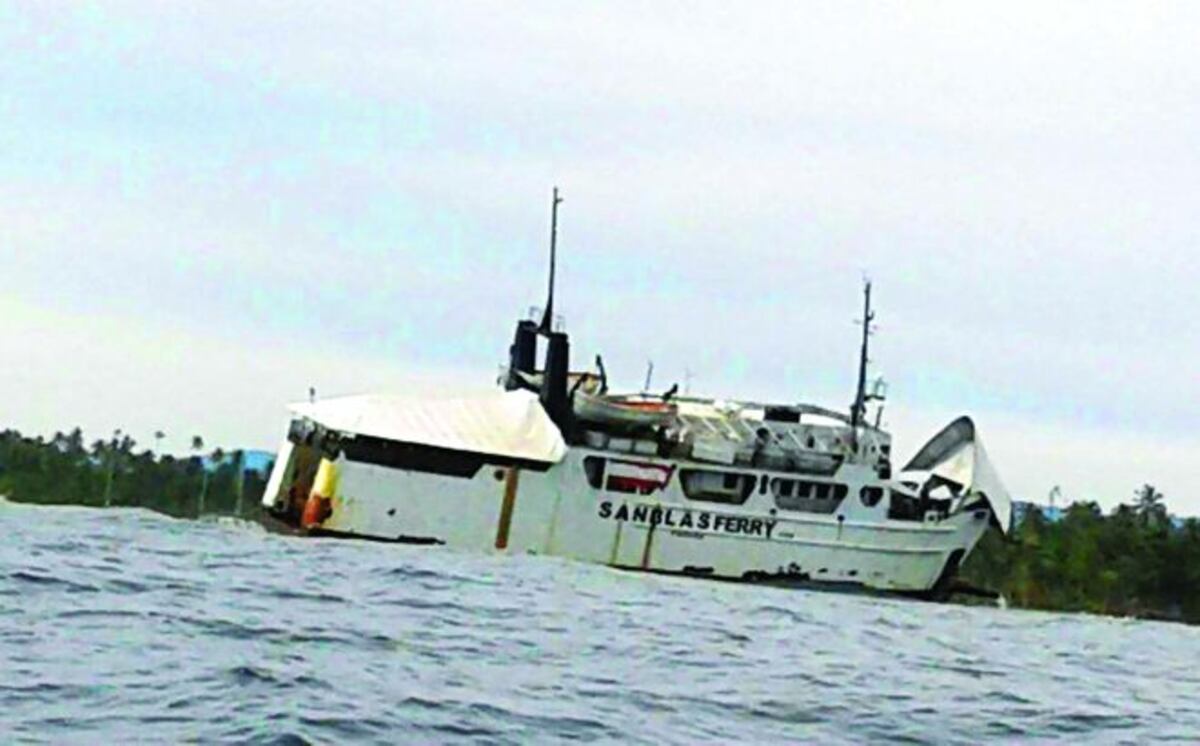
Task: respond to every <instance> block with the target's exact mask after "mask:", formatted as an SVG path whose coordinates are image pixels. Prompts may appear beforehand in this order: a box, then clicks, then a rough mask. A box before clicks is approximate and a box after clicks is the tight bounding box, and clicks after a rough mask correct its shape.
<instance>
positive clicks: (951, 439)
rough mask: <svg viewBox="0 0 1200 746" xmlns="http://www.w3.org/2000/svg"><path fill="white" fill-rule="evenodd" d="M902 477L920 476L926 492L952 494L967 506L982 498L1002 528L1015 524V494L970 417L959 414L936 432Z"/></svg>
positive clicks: (1004, 529)
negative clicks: (1003, 480)
mask: <svg viewBox="0 0 1200 746" xmlns="http://www.w3.org/2000/svg"><path fill="white" fill-rule="evenodd" d="M901 479H902V480H904V481H910V482H911V481H914V480H920V484H921V494H922V495H925V496H926V497H927V498H928V499H936V496H937V495H939V494H948V495H949V496H950V499H951V500H953V501H956V502H958V503H959V504H960V505H961V506H962V507H963V509H964V510H970V509H972V508H973V507H974V506H975V504H976V503H978V502H979V501H982V502H983V503H985V504H986V505H987V507H988V508H990V510H991V512H992V518H993V520H994V521H995V522H996V525H997V527H998V528H999V529H1000V530H1001V531H1003V532H1005V533H1007V532H1008V531H1009V530H1010V529H1011V527H1012V497H1010V496H1009V494H1008V490H1007V489H1005V487H1004V483H1003V482H1001V481H1000V475H999V474H997V473H996V468H995V467H994V466H992V462H991V460H990V459H989V458H988V455H987V449H986V448H984V447H983V441H982V440H980V439H979V433H978V431H977V430H976V428H975V423H974V421H972V420H971V418H970V417H966V416H964V417H959V418H958V419H957V420H955V421H954V422H951V423H950V424H949V425H947V426H946V427H945V428H943V429H942V431H941V432H939V433H938V434H937V435H935V436H933V437H932V438H931V439H930V440H929V442H928V443H926V444H925V446H924V447H922V448H921V450H920V451H918V452H917V455H916V456H913V458H912V460H911V461H909V462H908V465H907V466H905V467H904V469H903V472H902V473H901Z"/></svg>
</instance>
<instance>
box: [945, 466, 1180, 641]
mask: <svg viewBox="0 0 1200 746" xmlns="http://www.w3.org/2000/svg"><path fill="white" fill-rule="evenodd" d="M962 577H963V578H964V579H965V580H967V581H968V582H970V583H972V584H974V585H977V586H983V587H985V588H991V589H993V590H996V591H999V592H1000V593H1002V594H1003V595H1004V597H1005V599H1006V600H1007V601H1008V602H1009V604H1011V605H1013V606H1019V607H1024V608H1030V609H1046V610H1056V611H1088V612H1093V613H1098V614H1115V615H1118V616H1136V617H1143V618H1154V619H1169V620H1175V621H1186V622H1190V623H1193V624H1196V623H1200V520H1197V519H1194V518H1192V519H1188V520H1186V521H1173V520H1172V519H1171V517H1170V516H1169V514H1168V513H1167V509H1166V506H1165V505H1164V503H1163V497H1162V495H1161V494H1160V493H1159V492H1158V491H1157V490H1155V489H1154V487H1152V486H1151V485H1146V486H1144V487H1142V489H1140V490H1138V492H1137V493H1136V496H1135V500H1134V502H1133V503H1132V504H1123V505H1119V506H1117V508H1116V509H1115V510H1113V511H1112V512H1111V513H1109V514H1108V515H1105V514H1104V513H1103V512H1102V511H1101V510H1100V507H1099V506H1098V505H1096V504H1095V503H1093V502H1081V503H1075V504H1073V505H1071V506H1070V507H1069V508H1067V509H1066V510H1065V511H1064V513H1063V516H1062V518H1061V519H1060V520H1057V521H1053V522H1052V521H1048V520H1046V518H1045V516H1044V515H1043V514H1042V512H1041V511H1040V510H1038V509H1036V508H1033V509H1030V510H1029V511H1028V512H1027V513H1026V514H1025V515H1024V517H1023V519H1022V520H1021V522H1020V524H1019V525H1018V526H1017V527H1016V530H1015V531H1013V533H1012V535H1011V536H1010V537H1003V536H1001V535H1000V533H999V532H998V531H995V530H992V531H989V533H988V535H986V536H985V537H984V538H983V540H982V541H981V542H980V544H979V546H978V547H977V548H976V549H975V551H974V552H973V553H972V554H971V556H970V557H969V558H968V559H967V562H966V563H965V564H964V566H963V570H962Z"/></svg>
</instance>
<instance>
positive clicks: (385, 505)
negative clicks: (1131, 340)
mask: <svg viewBox="0 0 1200 746" xmlns="http://www.w3.org/2000/svg"><path fill="white" fill-rule="evenodd" d="M558 203H559V199H558V196H557V190H556V192H555V198H554V211H553V212H552V215H553V217H552V229H551V263H550V292H549V299H548V301H547V304H546V307H545V311H544V313H543V314H542V316H541V321H540V322H538V321H535V320H533V319H529V320H523V321H520V322H518V324H517V328H516V334H515V338H514V341H513V344H512V346H511V348H510V354H509V364H508V366H507V369H506V371H505V373H504V375H502V377H501V381H500V382H499V384H500V385H498V386H497V388H496V389H495V390H494V391H482V392H474V393H463V394H461V395H454V396H438V397H417V396H412V397H404V396H352V397H344V398H337V399H329V400H322V401H310V402H307V403H303V404H297V405H293V406H292V408H291V410H292V415H293V417H292V420H291V424H290V427H289V430H288V435H287V439H286V440H285V441H284V443H283V445H282V446H281V448H280V451H279V457H278V459H277V460H276V463H275V467H274V470H273V472H272V474H271V477H270V480H269V482H268V485H267V489H266V492H265V494H264V496H263V505H264V507H265V509H266V511H267V512H268V514H269V515H270V516H272V517H273V519H274V520H276V521H279V522H282V523H283V524H286V525H287V526H289V527H291V528H292V529H295V530H299V531H302V532H304V533H307V534H313V535H326V536H340V537H355V538H361V539H371V540H378V541H392V542H406V543H412V544H431V545H446V546H447V547H453V548H458V549H465V550H482V551H494V552H500V553H525V554H544V555H554V556H560V557H567V558H571V559H575V560H581V561H585V562H595V563H600V564H604V565H609V566H612V567H616V568H623V569H630V570H642V571H649V572H658V573H675V574H681V575H690V576H699V577H707V578H715V579H725V580H739V581H749V582H772V583H781V582H782V583H788V584H793V583H795V584H803V585H809V584H811V585H819V584H828V585H829V586H831V587H845V586H855V587H859V588H863V589H870V590H879V591H895V592H903V593H910V594H916V595H925V596H930V597H939V596H942V595H944V594H945V593H946V592H947V590H948V589H949V588H950V584H951V581H952V580H953V578H954V575H955V573H956V571H957V569H958V567H959V565H960V563H961V562H962V561H963V559H964V558H965V557H966V556H967V554H968V553H969V552H970V551H971V549H972V548H973V547H974V546H975V544H976V542H977V541H978V540H979V538H980V537H981V536H982V534H983V532H984V531H985V529H986V528H987V527H988V526H989V524H994V525H997V526H999V527H1000V529H1001V530H1007V529H1008V527H1009V524H1010V522H1011V510H1012V509H1011V501H1010V498H1009V495H1008V493H1007V492H1006V490H1005V489H1004V486H1003V484H1002V483H1001V481H1000V479H999V478H998V476H997V474H996V472H995V470H994V468H993V467H992V465H991V463H990V462H989V460H988V457H987V453H986V451H985V450H984V447H983V444H982V442H980V440H979V437H978V434H977V432H976V428H975V425H974V423H973V422H972V421H971V420H970V419H969V418H966V417H963V418H960V419H958V420H956V421H954V422H952V423H950V424H949V425H948V426H947V427H946V428H945V429H944V430H942V431H941V432H940V433H938V434H937V435H936V436H935V437H934V438H933V439H932V440H930V441H929V442H928V443H927V444H926V445H925V446H924V447H923V448H921V449H920V450H919V451H918V452H917V453H916V455H915V456H914V457H913V458H912V459H911V460H909V461H908V463H907V465H906V466H905V467H904V468H902V469H899V470H894V469H893V467H892V443H891V437H890V436H889V435H888V433H886V432H884V431H883V430H882V429H881V428H880V427H879V422H880V419H879V411H878V408H881V407H882V406H883V402H882V397H881V396H879V395H878V391H877V392H876V394H874V395H873V394H869V393H868V392H867V388H868V387H867V381H866V373H867V344H868V339H869V334H870V324H871V321H872V319H873V314H872V312H871V307H870V285H869V284H868V285H867V286H866V292H865V303H864V320H863V334H862V348H861V358H860V365H859V371H858V387H857V391H856V395H855V398H854V403H853V404H852V405H851V407H850V410H849V411H848V412H846V413H842V412H836V411H832V410H829V409H825V408H822V407H819V406H815V405H811V404H769V403H763V402H748V401H725V400H716V399H705V398H699V397H691V396H679V395H677V394H676V393H675V388H674V387H673V388H672V390H671V391H668V392H667V393H665V394H661V395H653V394H649V393H646V392H641V393H637V394H629V395H619V394H614V393H610V392H609V391H608V387H607V377H606V374H605V372H604V368H603V364H602V362H601V360H600V359H599V357H597V360H596V363H597V370H596V371H594V372H592V371H589V372H586V373H570V372H568V356H569V341H568V337H567V334H566V333H565V332H564V331H562V330H561V329H556V328H553V324H552V319H553V318H554V316H553V302H554V256H555V247H554V244H555V239H554V236H555V232H556V231H555V227H556V222H557V206H558ZM539 342H540V343H541V344H540V345H539ZM539 346H541V347H543V348H544V356H543V364H542V365H541V366H540V367H539V366H538V365H537V358H538V348H539ZM869 408H876V411H875V417H874V418H872V417H870V413H869V411H868V409H869Z"/></svg>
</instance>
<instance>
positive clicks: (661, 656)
mask: <svg viewBox="0 0 1200 746" xmlns="http://www.w3.org/2000/svg"><path fill="white" fill-rule="evenodd" d="M0 537H3V538H2V539H0V742H3V743H13V742H16V743H23V742H33V743H36V742H48V743H87V744H96V743H118V742H120V743H127V742H157V743H174V742H180V741H195V742H245V743H280V744H287V743H296V744H299V743H347V742H364V743H370V742H378V743H439V742H449V743H460V742H467V743H470V742H477V743H543V742H561V741H591V742H629V743H696V742H729V741H740V742H753V743H779V742H798V741H807V742H812V741H817V742H822V743H840V742H864V741H890V742H911V743H926V742H928V743H978V742H983V741H999V742H1014V741H1019V742H1030V741H1051V740H1062V741H1065V742H1070V743H1080V742H1101V743H1107V742H1112V743H1118V742H1124V743H1144V742H1146V741H1150V740H1157V739H1162V740H1168V739H1174V740H1178V741H1183V742H1193V741H1197V740H1200V629H1197V628H1192V627H1185V626H1181V625H1172V624H1161V623H1152V622H1141V621H1133V620H1122V619H1108V618H1100V617H1095V616H1087V615H1066V614H1047V613H1035V612H1028V611H1019V610H1002V609H993V608H969V607H962V606H953V605H941V604H932V603H922V602H916V601H905V600H899V599H884V598H876V597H869V596H855V595H843V594H837V593H818V592H808V591H789V590H783V589H775V588H761V587H752V586H746V585H737V584H723V583H717V582H711V581H703V580H689V579H682V578H669V577H660V576H651V575H641V574H634V573H626V572H619V571H615V570H611V569H607V568H603V567H596V566H589V565H584V564H576V563H571V562H566V561H562V560H557V559H553V558H544V557H533V556H519V557H497V556H490V555H484V554H473V553H460V552H455V551H451V550H447V549H444V548H428V547H408V546H397V545H388V544H374V543H357V542H349V541H337V540H317V539H303V538H296V537H286V536H277V535H272V534H268V533H266V532H264V531H262V529H260V528H259V527H258V526H256V525H254V524H247V523H242V522H238V521H233V520H215V521H201V522H195V521H179V520H173V519H170V518H165V517H162V516H158V515H155V514H152V513H149V512H144V511H140V510H125V509H112V510H88V509H82V508H45V507H32V506H22V505H16V504H12V503H3V502H0Z"/></svg>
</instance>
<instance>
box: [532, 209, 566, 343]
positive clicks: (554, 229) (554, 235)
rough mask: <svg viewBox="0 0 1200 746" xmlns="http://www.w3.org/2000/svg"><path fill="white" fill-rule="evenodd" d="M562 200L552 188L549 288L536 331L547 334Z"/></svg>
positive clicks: (550, 317)
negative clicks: (540, 321) (544, 308)
mask: <svg viewBox="0 0 1200 746" xmlns="http://www.w3.org/2000/svg"><path fill="white" fill-rule="evenodd" d="M560 202H562V198H561V197H559V196H558V187H554V197H553V200H552V201H551V203H550V288H549V291H548V292H547V294H546V310H545V311H544V312H543V313H542V323H541V325H540V326H538V331H539V332H541V333H542V334H549V333H550V332H551V331H552V327H553V326H554V258H555V254H556V249H557V244H558V205H559V203H560Z"/></svg>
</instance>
